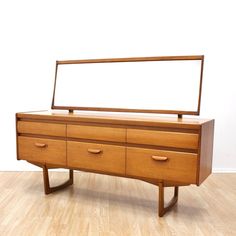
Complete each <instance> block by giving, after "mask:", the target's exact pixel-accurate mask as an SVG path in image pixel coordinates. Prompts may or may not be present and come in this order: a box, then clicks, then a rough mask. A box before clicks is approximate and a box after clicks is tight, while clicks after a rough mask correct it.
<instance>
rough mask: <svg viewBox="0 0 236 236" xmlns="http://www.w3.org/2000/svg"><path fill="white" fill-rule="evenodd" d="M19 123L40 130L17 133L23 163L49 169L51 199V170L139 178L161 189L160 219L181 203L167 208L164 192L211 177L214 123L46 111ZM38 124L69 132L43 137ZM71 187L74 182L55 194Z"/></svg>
mask: <svg viewBox="0 0 236 236" xmlns="http://www.w3.org/2000/svg"><path fill="white" fill-rule="evenodd" d="M16 118H17V124H18V123H19V122H25V123H27V125H28V123H30V125H31V126H32V127H33V126H34V124H35V125H36V129H35V130H37V132H38V133H28V132H26V133H22V132H20V131H19V130H17V137H18V139H17V140H18V142H17V150H18V152H17V155H18V156H17V159H18V160H20V159H23V160H27V161H28V162H30V163H33V164H35V165H37V166H39V167H42V168H43V169H44V186H45V189H46V190H45V192H46V193H50V192H52V188H51V187H50V185H49V177H48V170H47V169H48V168H59V167H60V168H61V167H62V168H66V169H71V170H73V169H74V170H82V171H89V172H94V173H100V174H109V175H115V176H120V177H126V178H137V179H141V180H143V181H146V182H148V183H151V184H154V185H156V186H159V188H161V190H160V196H161V197H160V198H159V204H160V206H161V207H160V209H161V210H160V212H159V215H160V216H163V214H164V213H165V212H166V211H167V210H169V209H170V208H172V207H173V206H174V204H175V203H176V202H177V196H176V194H175V195H174V198H173V200H172V201H171V202H170V204H169V206H167V207H165V204H163V201H162V200H163V199H164V189H163V188H164V187H167V186H174V187H176V188H175V189H177V187H178V186H185V185H189V184H197V185H200V184H201V183H202V182H203V181H204V180H205V179H206V178H207V177H208V175H209V174H210V172H211V163H212V148H213V147H212V144H213V129H214V121H213V120H198V119H184V118H182V119H175V118H164V117H161V118H160V117H159V118H158V117H157V116H153V117H151V116H143V115H142V116H138V115H126V114H119V115H118V114H115V115H114V114H110V113H102V114H101V113H94V112H93V113H88V112H86V113H83V112H79V113H63V112H62V113H58V112H55V113H51V112H44V111H42V112H35V113H34V112H29V113H17V115H16ZM38 124H45V125H46V126H48V127H49V126H51V127H53V125H54V124H55V125H56V126H57V127H58V125H59V126H60V127H65V130H66V132H65V134H64V136H56V135H54V133H53V130H52V133H48V134H47V135H46V134H45V133H44V134H42V132H44V131H45V128H44V127H43V126H42V128H40V127H39V126H38ZM17 126H18V125H17ZM31 129H34V128H31ZM47 129H48V128H47ZM48 130H50V129H48ZM57 131H58V129H56V132H57ZM35 132H36V131H35ZM203 159H204V160H203ZM69 184H71V180H70V179H69V180H68V181H67V182H66V183H65V184H62V185H59V186H56V187H55V188H53V190H58V189H61V188H62V187H67V186H68V185H69ZM176 191H177V190H176Z"/></svg>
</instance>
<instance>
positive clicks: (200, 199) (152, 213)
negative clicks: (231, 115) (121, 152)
mask: <svg viewBox="0 0 236 236" xmlns="http://www.w3.org/2000/svg"><path fill="white" fill-rule="evenodd" d="M67 177H68V173H67V172H54V171H53V172H50V178H51V179H52V181H51V182H52V183H53V184H55V185H56V184H59V183H61V182H62V181H63V180H66V179H67ZM233 183H236V174H212V175H211V176H210V177H209V178H208V179H207V180H206V181H205V182H204V183H203V184H202V185H201V186H200V187H196V186H188V187H181V188H180V194H179V202H178V205H177V206H175V207H174V208H173V210H172V211H170V212H168V213H167V214H166V215H165V216H164V217H163V218H159V217H158V214H157V207H158V204H157V196H158V194H157V193H158V188H157V187H156V186H153V185H151V184H148V183H145V182H142V181H138V180H132V179H125V178H119V177H112V176H106V175H99V174H92V173H84V172H75V174H74V185H73V186H70V187H68V188H67V189H64V190H62V191H60V192H56V193H53V194H49V195H44V191H43V179H42V173H41V172H0V191H1V194H0V235H4V236H8V235H9V236H11V235H12V236H16V235H17V236H18V235H24V236H25V235H29V236H31V235H34V236H37V235H40V236H41V235H50V236H51V235H63V236H64V235H72V236H73V235H82V236H84V235H92V236H97V235H98V236H106V235H109V236H110V235H111V236H113V235H114V236H116V235H119V236H120V235H125V236H126V235H132V236H133V235H135V236H139V235H140V236H143V235H144V236H146V235H147V236H148V235H181V236H182V235H197V236H199V235H203V236H205V235H214V236H215V235H219V236H221V235H222V236H223V235H224V236H225V235H236V224H235V222H236V204H235V200H236V185H235V184H233ZM172 191H173V190H172V188H168V189H166V192H165V193H166V198H167V199H166V201H168V199H170V198H171V196H172V194H173V192H172Z"/></svg>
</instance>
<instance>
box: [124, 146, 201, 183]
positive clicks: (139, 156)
mask: <svg viewBox="0 0 236 236" xmlns="http://www.w3.org/2000/svg"><path fill="white" fill-rule="evenodd" d="M152 156H161V157H166V159H162V160H155V159H153V158H152ZM196 170H197V154H193V153H184V152H172V151H162V150H157V149H144V148H131V147H129V148H127V161H126V173H127V174H128V175H135V176H141V177H146V178H153V179H160V180H172V181H179V182H183V183H189V184H196Z"/></svg>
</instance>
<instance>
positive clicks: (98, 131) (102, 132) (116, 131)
mask: <svg viewBox="0 0 236 236" xmlns="http://www.w3.org/2000/svg"><path fill="white" fill-rule="evenodd" d="M67 137H69V138H81V139H93V140H105V141H114V142H125V137H126V130H125V129H123V128H111V127H99V126H91V125H90V126H87V125H67Z"/></svg>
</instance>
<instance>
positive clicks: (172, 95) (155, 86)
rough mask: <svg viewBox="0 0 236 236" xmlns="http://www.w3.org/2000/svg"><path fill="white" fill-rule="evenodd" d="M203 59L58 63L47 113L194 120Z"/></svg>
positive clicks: (173, 58) (128, 59) (197, 106)
mask: <svg viewBox="0 0 236 236" xmlns="http://www.w3.org/2000/svg"><path fill="white" fill-rule="evenodd" d="M203 59H204V57H203V56H176V57H149V58H147V57H145V58H117V59H90V60H77V61H57V64H56V78H55V87H54V94H53V101H52V109H68V110H102V111H125V112H126V111H128V112H151V113H166V114H190V115H199V112H200V98H201V85H202V70H203Z"/></svg>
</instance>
